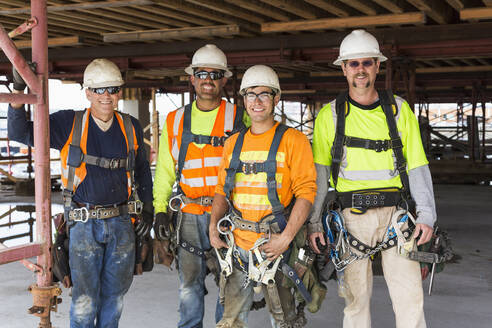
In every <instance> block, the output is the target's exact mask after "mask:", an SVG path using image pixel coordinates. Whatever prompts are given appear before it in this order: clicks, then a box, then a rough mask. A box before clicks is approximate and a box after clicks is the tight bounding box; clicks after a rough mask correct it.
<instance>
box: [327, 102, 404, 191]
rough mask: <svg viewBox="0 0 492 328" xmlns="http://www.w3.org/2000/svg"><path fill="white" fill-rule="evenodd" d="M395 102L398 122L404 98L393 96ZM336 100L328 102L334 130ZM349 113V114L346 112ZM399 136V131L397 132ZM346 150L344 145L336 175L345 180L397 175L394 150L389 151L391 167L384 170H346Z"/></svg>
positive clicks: (387, 177)
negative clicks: (391, 160)
mask: <svg viewBox="0 0 492 328" xmlns="http://www.w3.org/2000/svg"><path fill="white" fill-rule="evenodd" d="M395 100H396V104H397V113H396V115H395V120H396V122H398V119H399V118H400V113H401V107H402V104H403V102H404V99H402V98H401V97H398V96H395ZM336 106H337V104H336V100H333V101H332V102H331V103H330V108H331V113H332V117H333V124H334V129H335V131H336V128H337V113H336ZM348 115H350V114H348ZM399 134H400V136H401V133H400V132H399ZM347 151H348V147H347V146H346V145H344V146H343V154H342V161H341V163H340V171H339V174H338V176H339V177H340V178H343V179H345V180H351V181H367V180H390V179H393V178H395V177H397V176H398V175H399V173H398V170H396V167H397V164H396V156H395V154H394V152H391V156H392V158H393V169H384V170H350V171H349V170H347V166H348V162H347Z"/></svg>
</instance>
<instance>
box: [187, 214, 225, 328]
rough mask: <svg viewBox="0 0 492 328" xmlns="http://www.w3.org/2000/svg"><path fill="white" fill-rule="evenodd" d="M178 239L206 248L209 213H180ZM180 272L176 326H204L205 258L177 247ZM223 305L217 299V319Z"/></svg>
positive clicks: (220, 315)
mask: <svg viewBox="0 0 492 328" xmlns="http://www.w3.org/2000/svg"><path fill="white" fill-rule="evenodd" d="M179 215H180V216H181V217H180V219H179V221H180V222H179V238H180V241H186V242H188V243H189V244H191V245H193V246H196V247H199V248H201V249H202V250H209V249H210V248H211V246H210V239H209V237H208V225H209V222H210V214H208V213H204V214H202V215H196V214H189V213H180V214H179ZM178 273H179V282H180V284H179V323H178V327H179V328H201V327H203V315H204V309H205V305H204V297H205V277H206V275H207V266H206V262H205V258H204V257H200V256H197V255H195V254H192V253H190V252H188V251H187V250H185V249H184V248H182V247H178ZM222 312H223V307H222V305H220V303H219V301H218V299H217V306H216V309H215V320H216V322H217V321H219V320H220V319H221V318H222Z"/></svg>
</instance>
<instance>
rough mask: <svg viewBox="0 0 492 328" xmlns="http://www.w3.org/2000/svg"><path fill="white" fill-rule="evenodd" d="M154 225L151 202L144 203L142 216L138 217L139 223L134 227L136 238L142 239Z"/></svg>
mask: <svg viewBox="0 0 492 328" xmlns="http://www.w3.org/2000/svg"><path fill="white" fill-rule="evenodd" d="M153 223H154V206H153V205H152V202H147V203H144V205H143V210H142V214H141V215H140V216H139V221H138V223H137V226H136V227H135V233H136V234H137V236H138V237H143V236H146V235H148V234H149V232H150V230H151V229H152V224H153Z"/></svg>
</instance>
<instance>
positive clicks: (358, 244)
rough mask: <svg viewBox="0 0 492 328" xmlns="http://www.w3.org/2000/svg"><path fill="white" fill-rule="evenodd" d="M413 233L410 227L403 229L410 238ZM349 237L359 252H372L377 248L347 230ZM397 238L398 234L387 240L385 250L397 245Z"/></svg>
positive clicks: (350, 242)
mask: <svg viewBox="0 0 492 328" xmlns="http://www.w3.org/2000/svg"><path fill="white" fill-rule="evenodd" d="M411 233H412V229H410V228H408V229H405V230H403V231H402V234H403V236H404V237H405V238H408V237H410V235H411ZM347 237H348V242H349V244H350V246H352V247H353V248H355V249H356V250H358V251H359V252H361V253H369V252H371V251H372V250H374V249H375V247H371V246H369V245H367V244H364V243H363V242H361V241H360V240H359V239H357V238H355V237H354V236H353V235H352V234H351V233H350V232H348V231H347ZM396 239H397V236H394V237H393V238H391V239H389V240H387V241H386V242H385V243H384V244H383V245H382V247H383V250H386V249H390V248H392V247H394V246H396V245H397V244H398V243H397V241H396Z"/></svg>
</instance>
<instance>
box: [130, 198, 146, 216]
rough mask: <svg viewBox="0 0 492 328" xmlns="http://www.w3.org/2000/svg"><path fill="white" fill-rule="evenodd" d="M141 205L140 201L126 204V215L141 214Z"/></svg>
mask: <svg viewBox="0 0 492 328" xmlns="http://www.w3.org/2000/svg"><path fill="white" fill-rule="evenodd" d="M142 210H143V203H142V202H141V201H140V200H135V201H129V202H128V214H137V215H138V214H142Z"/></svg>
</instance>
